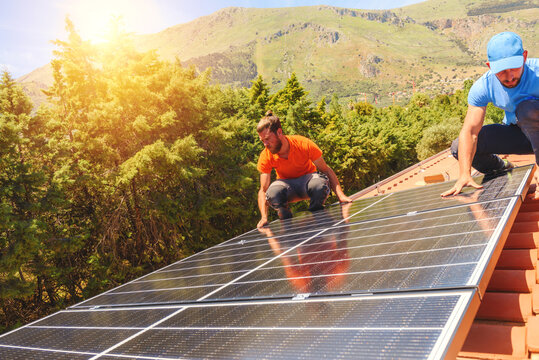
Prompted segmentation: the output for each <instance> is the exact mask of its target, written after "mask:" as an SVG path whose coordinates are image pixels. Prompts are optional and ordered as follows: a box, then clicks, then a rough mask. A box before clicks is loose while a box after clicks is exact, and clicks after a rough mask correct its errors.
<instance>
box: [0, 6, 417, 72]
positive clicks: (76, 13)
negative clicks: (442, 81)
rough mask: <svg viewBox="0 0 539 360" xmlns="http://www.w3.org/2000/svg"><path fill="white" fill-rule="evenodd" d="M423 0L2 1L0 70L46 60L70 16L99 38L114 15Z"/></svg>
mask: <svg viewBox="0 0 539 360" xmlns="http://www.w3.org/2000/svg"><path fill="white" fill-rule="evenodd" d="M420 1H422V0H376V1H372V0H356V1H351V0H340V1H339V0H315V1H312V0H294V1H292V0H288V1H286V0H280V1H263V0H189V1H186V0H0V69H7V70H8V71H9V72H10V73H11V75H12V76H13V77H15V78H18V77H20V76H22V75H24V74H27V73H29V72H31V71H32V70H34V69H36V68H38V67H40V66H43V65H45V64H47V63H48V62H49V61H50V60H51V58H52V50H53V49H54V45H52V44H51V41H52V40H55V39H65V29H64V27H65V21H64V20H65V17H66V16H69V17H70V18H71V20H72V21H73V22H74V24H75V27H76V28H77V30H78V31H79V33H80V34H81V36H82V37H83V38H85V39H90V40H92V41H99V37H100V35H101V34H103V32H104V29H105V28H106V24H108V22H109V21H110V19H111V17H113V16H121V17H122V19H123V22H124V26H125V29H126V30H127V31H130V32H133V33H139V34H147V33H155V32H159V31H161V30H164V29H166V28H167V27H170V26H173V25H177V24H180V23H185V22H188V21H191V20H193V19H195V18H197V17H199V16H204V15H208V14H211V13H213V12H215V11H217V10H219V9H222V8H224V7H228V6H242V7H257V8H267V7H287V6H306V5H320V4H325V5H334V6H339V7H346V8H354V9H393V8H398V7H402V6H406V5H410V4H414V3H417V2H420Z"/></svg>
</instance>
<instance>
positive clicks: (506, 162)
mask: <svg viewBox="0 0 539 360" xmlns="http://www.w3.org/2000/svg"><path fill="white" fill-rule="evenodd" d="M514 167H515V165H513V163H512V162H511V161H509V160H506V159H503V169H502V171H507V170H511V169H512V168H514Z"/></svg>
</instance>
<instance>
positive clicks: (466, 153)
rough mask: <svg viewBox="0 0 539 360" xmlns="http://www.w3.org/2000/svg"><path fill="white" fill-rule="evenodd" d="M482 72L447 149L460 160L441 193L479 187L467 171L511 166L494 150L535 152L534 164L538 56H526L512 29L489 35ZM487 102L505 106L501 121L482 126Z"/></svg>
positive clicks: (538, 156)
mask: <svg viewBox="0 0 539 360" xmlns="http://www.w3.org/2000/svg"><path fill="white" fill-rule="evenodd" d="M487 56H488V62H487V66H488V67H489V69H490V70H489V71H487V72H486V73H485V74H484V75H483V76H481V77H480V78H479V79H478V80H477V81H476V82H475V83H474V84H473V86H472V88H471V89H470V93H469V94H468V111H467V113H466V118H465V119H464V124H463V125H462V130H461V131H460V134H459V137H458V139H456V140H455V141H453V144H452V145H451V151H452V153H453V156H454V157H455V158H457V159H458V160H459V171H460V175H459V179H458V180H457V182H456V183H455V185H454V186H453V187H452V188H451V189H450V190H448V191H446V192H444V193H443V194H442V196H449V195H456V194H458V193H460V191H461V190H462V188H463V187H465V186H473V187H474V188H477V189H479V188H481V187H482V186H481V185H478V184H477V183H476V182H475V181H474V180H473V179H472V176H471V168H472V166H473V167H474V168H475V169H477V170H479V171H481V172H482V173H496V172H500V171H504V170H507V169H510V168H511V167H513V165H512V164H511V163H509V162H508V161H504V160H502V159H501V158H500V157H498V155H496V154H531V153H535V162H536V163H538V164H539V59H528V52H527V51H526V50H524V48H523V47H522V39H521V38H520V36H518V35H517V34H515V33H513V32H509V31H507V32H502V33H499V34H496V35H494V36H493V37H492V38H491V39H490V41H489V42H488V45H487ZM488 103H492V104H494V105H495V106H497V107H499V108H501V109H503V110H504V111H505V118H504V120H503V124H491V125H486V126H483V121H484V119H485V112H486V108H487V105H488Z"/></svg>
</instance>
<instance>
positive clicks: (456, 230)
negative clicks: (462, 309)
mask: <svg viewBox="0 0 539 360" xmlns="http://www.w3.org/2000/svg"><path fill="white" fill-rule="evenodd" d="M510 201H511V200H509V199H506V200H498V201H491V202H488V203H480V204H474V205H470V206H460V207H453V208H448V209H442V210H436V211H430V212H426V213H422V214H421V213H420V214H415V215H410V216H400V217H394V218H391V219H384V220H373V221H367V222H362V223H353V224H345V225H342V226H338V227H335V228H332V229H328V231H326V232H325V233H323V234H320V235H319V236H317V237H315V238H313V239H311V240H309V241H308V242H306V243H304V244H303V245H301V246H299V247H297V248H296V249H295V250H294V251H293V252H289V253H287V254H284V255H283V256H280V257H279V258H276V259H274V260H273V261H271V262H270V263H268V264H267V265H265V266H263V267H262V268H260V269H258V270H256V271H253V272H251V273H249V274H248V275H247V276H245V277H243V278H242V279H240V280H238V281H236V282H235V283H233V284H230V285H229V286H227V287H225V288H223V289H222V290H220V291H219V292H217V293H215V294H214V295H212V296H210V297H209V298H208V300H209V299H214V298H217V299H229V298H257V297H262V298H263V297H285V296H293V295H294V294H298V293H312V294H329V293H332V294H333V293H361V292H375V291H400V290H419V289H433V288H448V287H466V286H470V285H477V284H475V283H474V284H471V283H469V280H470V277H471V275H472V273H473V272H474V271H475V270H476V266H477V265H478V264H479V261H480V260H481V258H482V256H483V255H484V251H485V249H486V247H487V245H488V244H489V242H496V241H497V237H496V233H495V230H496V228H497V227H498V226H499V224H500V221H502V219H503V218H502V216H503V214H504V212H505V211H506V208H507V206H509V203H510ZM502 225H503V224H502ZM268 241H277V240H275V239H273V238H272V237H271V233H268Z"/></svg>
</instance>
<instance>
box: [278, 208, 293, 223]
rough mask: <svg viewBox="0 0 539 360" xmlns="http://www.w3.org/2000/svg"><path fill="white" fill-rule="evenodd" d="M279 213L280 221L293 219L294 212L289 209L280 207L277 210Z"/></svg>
mask: <svg viewBox="0 0 539 360" xmlns="http://www.w3.org/2000/svg"><path fill="white" fill-rule="evenodd" d="M277 213H278V214H279V219H281V220H286V219H290V218H291V217H292V211H290V209H289V208H287V207H280V208H279V209H278V210H277Z"/></svg>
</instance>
